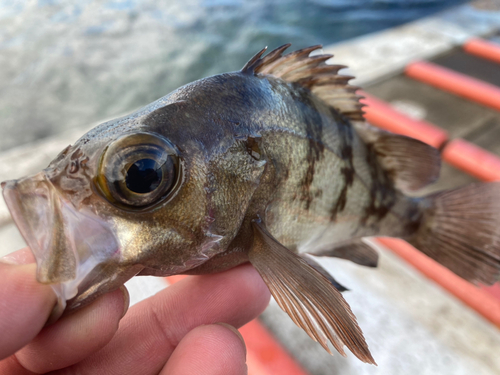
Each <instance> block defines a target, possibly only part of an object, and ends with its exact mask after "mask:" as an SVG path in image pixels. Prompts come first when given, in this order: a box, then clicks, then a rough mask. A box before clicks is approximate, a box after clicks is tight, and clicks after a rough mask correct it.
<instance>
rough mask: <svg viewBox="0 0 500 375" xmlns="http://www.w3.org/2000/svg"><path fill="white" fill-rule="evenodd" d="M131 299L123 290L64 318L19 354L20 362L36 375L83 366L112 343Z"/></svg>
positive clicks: (43, 331)
mask: <svg viewBox="0 0 500 375" xmlns="http://www.w3.org/2000/svg"><path fill="white" fill-rule="evenodd" d="M128 299H129V298H128V292H127V290H126V289H125V287H123V288H120V289H118V290H115V291H114V292H111V293H108V294H105V295H104V296H102V297H100V298H98V299H97V300H96V301H95V302H93V303H92V304H91V305H89V306H86V307H84V308H83V309H81V310H78V311H76V312H75V313H73V314H71V315H68V316H65V317H63V318H62V319H60V320H59V321H57V323H55V324H53V325H51V326H49V327H46V328H45V329H43V330H42V332H40V334H39V335H38V336H37V337H35V338H34V339H33V341H31V342H30V343H29V344H28V345H27V346H25V347H24V348H22V349H21V350H20V351H19V352H17V353H16V357H17V360H18V361H19V363H20V364H21V365H22V366H23V367H24V368H26V369H28V370H30V371H33V372H36V373H46V372H49V371H53V370H57V369H61V368H64V367H67V366H70V365H73V364H75V363H77V362H80V361H81V360H82V359H84V358H86V357H88V356H89V355H91V354H92V353H94V352H96V351H97V350H99V349H101V348H102V347H104V346H105V345H106V344H107V343H108V342H109V341H110V340H111V338H112V337H113V335H114V334H115V332H116V331H117V329H118V323H119V321H120V319H121V317H122V316H123V315H124V314H125V312H126V309H127V308H128Z"/></svg>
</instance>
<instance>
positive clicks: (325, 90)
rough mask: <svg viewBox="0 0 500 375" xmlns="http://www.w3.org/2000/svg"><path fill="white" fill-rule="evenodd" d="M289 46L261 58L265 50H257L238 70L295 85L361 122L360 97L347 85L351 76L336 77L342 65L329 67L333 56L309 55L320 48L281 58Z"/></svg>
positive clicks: (300, 51)
mask: <svg viewBox="0 0 500 375" xmlns="http://www.w3.org/2000/svg"><path fill="white" fill-rule="evenodd" d="M288 47H290V44H284V45H283V46H281V47H278V48H276V49H275V50H273V51H271V52H269V53H268V54H267V55H266V56H264V57H262V55H263V54H264V52H265V51H266V50H267V47H266V48H264V49H262V50H261V51H259V52H258V53H257V54H256V55H255V56H254V57H252V58H251V59H250V61H249V62H248V63H247V64H246V65H245V66H244V67H243V69H242V70H241V71H242V72H243V73H247V74H260V75H272V76H274V77H277V78H281V79H283V80H284V81H287V82H291V83H297V84H299V85H301V86H304V87H306V88H308V89H309V90H311V92H312V93H313V94H315V95H316V96H318V97H319V98H320V99H322V100H323V101H324V102H326V103H327V104H328V105H329V106H331V107H333V108H335V109H336V110H337V111H338V112H340V113H341V114H343V115H344V116H345V117H347V118H349V119H350V120H353V121H364V119H363V111H362V110H361V108H362V107H363V106H364V105H363V104H361V103H360V102H359V99H361V98H362V96H359V95H356V90H358V87H355V86H351V85H349V84H348V81H349V80H351V79H353V78H354V77H351V76H344V75H340V74H338V72H339V70H341V69H343V68H345V67H346V66H345V65H329V64H327V63H326V61H327V60H329V59H330V58H332V57H333V55H324V54H321V55H314V56H309V55H310V53H311V52H312V51H315V50H318V49H321V48H322V46H321V45H316V46H312V47H307V48H303V49H299V50H297V51H294V52H291V53H288V54H286V55H283V52H284V51H285V50H286V49H287V48H288Z"/></svg>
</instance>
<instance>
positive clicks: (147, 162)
mask: <svg viewBox="0 0 500 375" xmlns="http://www.w3.org/2000/svg"><path fill="white" fill-rule="evenodd" d="M162 177H163V173H162V170H161V165H159V164H158V163H157V162H156V161H154V160H153V159H141V160H137V161H136V162H135V163H134V164H132V165H131V166H130V168H129V169H128V171H127V177H126V178H125V182H126V184H127V188H129V189H130V190H131V191H133V192H135V193H139V194H145V193H150V192H152V191H154V190H156V189H157V188H158V186H159V185H160V183H161V180H162Z"/></svg>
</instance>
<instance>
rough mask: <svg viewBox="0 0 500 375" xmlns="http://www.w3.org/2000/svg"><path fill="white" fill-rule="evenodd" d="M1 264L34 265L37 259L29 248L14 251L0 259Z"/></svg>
mask: <svg viewBox="0 0 500 375" xmlns="http://www.w3.org/2000/svg"><path fill="white" fill-rule="evenodd" d="M0 262H2V263H6V264H18V265H19V264H29V263H34V262H35V258H34V256H33V253H32V252H31V250H30V249H29V248H27V247H25V248H24V249H21V250H17V251H14V252H13V253H10V254H7V255H5V256H4V257H2V258H0Z"/></svg>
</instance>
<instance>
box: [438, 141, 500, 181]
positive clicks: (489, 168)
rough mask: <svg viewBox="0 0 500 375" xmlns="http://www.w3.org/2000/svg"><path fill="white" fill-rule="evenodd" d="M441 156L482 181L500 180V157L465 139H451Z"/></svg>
mask: <svg viewBox="0 0 500 375" xmlns="http://www.w3.org/2000/svg"><path fill="white" fill-rule="evenodd" d="M441 156H442V158H443V160H446V161H447V162H448V163H449V164H451V165H453V166H454V167H456V168H458V169H461V170H463V171H465V172H467V173H468V174H470V175H472V176H474V177H477V178H478V179H480V180H482V181H500V158H499V157H498V156H496V155H494V154H492V153H490V152H488V151H486V150H483V149H482V148H480V147H478V146H476V145H474V144H472V143H469V142H467V141H464V140H463V139H454V140H452V141H450V142H449V143H448V144H447V145H446V147H445V148H444V150H443V152H442V154H441Z"/></svg>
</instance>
